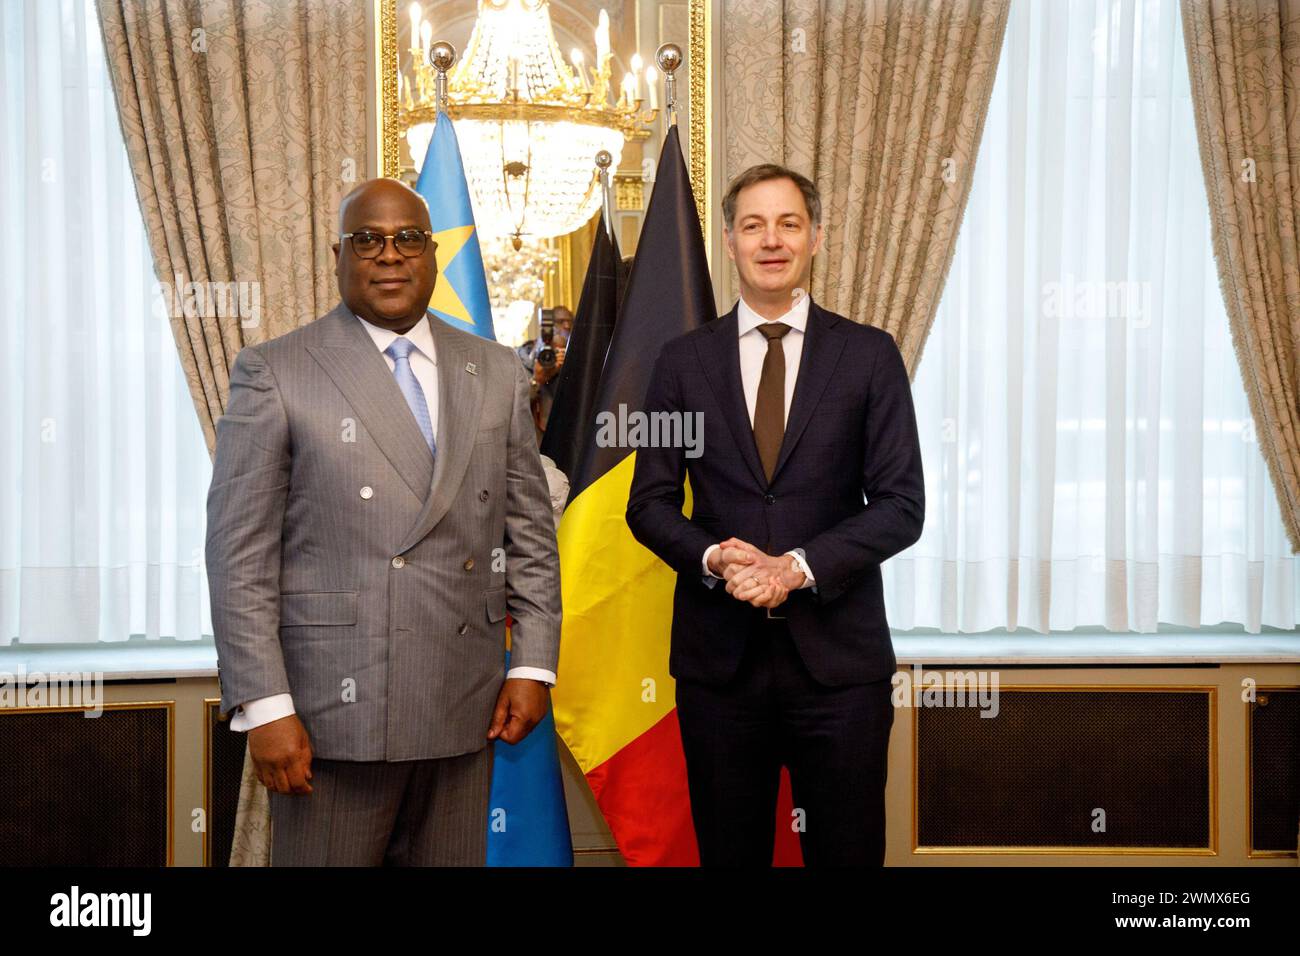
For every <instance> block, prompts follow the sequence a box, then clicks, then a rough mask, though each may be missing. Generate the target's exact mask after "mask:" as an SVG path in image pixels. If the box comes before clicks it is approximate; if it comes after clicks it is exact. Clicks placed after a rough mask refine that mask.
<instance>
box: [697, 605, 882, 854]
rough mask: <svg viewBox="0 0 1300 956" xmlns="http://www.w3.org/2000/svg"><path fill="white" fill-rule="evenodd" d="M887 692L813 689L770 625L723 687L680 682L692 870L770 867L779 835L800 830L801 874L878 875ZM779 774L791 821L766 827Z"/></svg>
mask: <svg viewBox="0 0 1300 956" xmlns="http://www.w3.org/2000/svg"><path fill="white" fill-rule="evenodd" d="M891 689H892V688H891V684H890V680H889V678H885V679H883V680H880V681H876V682H874V683H870V684H860V685H855V686H851V687H825V686H823V685H821V684H818V683H817V682H816V681H814V680H813V679H812V677H811V676H810V675H809V674H808V670H807V668H805V667H804V664H803V661H802V660H801V659H800V658H799V653H798V651H797V650H796V649H795V646H794V643H793V641H792V640H791V637H790V631H789V628H788V626H787V625H786V623H785V621H783V620H776V619H773V620H771V621H767V620H764V622H763V623H761V624H759V625H758V626H757V627H756V628H755V629H754V632H753V633H752V634H751V635H750V637H749V639H748V643H747V646H746V650H745V656H744V659H743V660H742V661H741V665H740V669H739V671H738V673H737V674H736V676H735V677H734V678H733V679H732V681H731V682H730V683H729V684H727V685H726V686H723V687H708V686H705V685H702V684H696V683H692V682H690V681H680V680H679V681H678V682H677V718H678V723H679V724H680V726H681V733H682V746H683V749H684V750H685V753H686V773H687V781H688V785H689V788H690V795H691V815H692V817H693V818H694V823H695V836H696V839H697V841H698V842H699V847H700V863H701V865H703V866H770V865H771V863H772V851H773V845H774V840H775V835H776V830H775V828H776V827H777V826H778V825H780V826H792V825H793V826H795V828H796V829H798V826H799V825H802V827H803V829H802V832H800V833H799V845H800V849H801V850H802V852H803V859H804V864H805V865H807V866H881V865H883V864H884V860H885V773H886V762H887V761H886V758H887V755H888V751H889V732H890V729H891V728H892V727H893V723H894V708H893V706H892V704H891V701H890V691H891ZM782 766H785V767H787V768H788V769H789V771H790V785H791V791H792V794H793V797H794V807H795V811H796V812H795V815H794V819H793V820H791V821H784V820H783V821H777V819H776V799H777V791H778V788H779V785H780V774H781V767H782ZM800 811H802V816H801V815H800Z"/></svg>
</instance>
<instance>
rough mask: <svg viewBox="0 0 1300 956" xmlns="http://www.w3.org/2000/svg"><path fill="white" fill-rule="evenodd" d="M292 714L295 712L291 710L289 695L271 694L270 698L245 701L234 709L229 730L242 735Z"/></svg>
mask: <svg viewBox="0 0 1300 956" xmlns="http://www.w3.org/2000/svg"><path fill="white" fill-rule="evenodd" d="M293 713H296V711H295V710H294V709H293V697H292V696H290V695H289V694H273V695H271V696H270V697H259V698H257V700H246V701H244V703H242V704H241V705H239V706H238V707H236V708H235V712H234V714H233V715H232V716H231V718H230V729H231V730H233V731H235V732H236V733H243V732H244V731H245V730H252V729H253V728H254V727H261V726H262V725H263V724H269V723H270V722H271V721H273V720H279V719H280V718H282V717H288V716H289V715H290V714H293Z"/></svg>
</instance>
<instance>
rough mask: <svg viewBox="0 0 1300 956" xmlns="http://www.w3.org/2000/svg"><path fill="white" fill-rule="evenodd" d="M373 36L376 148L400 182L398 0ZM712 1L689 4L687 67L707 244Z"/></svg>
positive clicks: (385, 0) (386, 171)
mask: <svg viewBox="0 0 1300 956" xmlns="http://www.w3.org/2000/svg"><path fill="white" fill-rule="evenodd" d="M374 4H375V9H374V23H375V24H376V26H377V28H378V29H376V31H375V48H374V49H375V69H376V70H377V71H378V75H377V76H376V77H375V91H376V94H377V98H378V101H379V102H378V103H377V104H376V106H377V108H376V110H375V116H376V118H377V126H376V140H377V146H378V172H379V175H381V176H388V177H390V178H393V179H396V178H397V177H398V176H399V175H400V168H399V163H400V156H401V150H400V148H399V142H398V136H399V131H398V128H397V0H374ZM709 5H710V0H688V7H687V11H688V16H689V19H690V36H689V37H687V38H686V40H687V42H686V50H685V54H686V63H687V64H688V66H689V65H691V64H697V63H698V64H703V68H702V69H694V68H691V69H690V70H689V72H688V79H689V80H690V91H689V97H690V129H689V130H686V131H685V133H686V136H685V139H686V141H687V143H688V144H689V145H688V149H687V152H688V153H689V155H688V156H687V160H686V161H687V168H688V169H689V171H690V176H691V190H692V191H693V192H694V194H695V206H696V209H697V210H698V211H699V214H700V226H701V229H702V231H703V233H704V237H705V240H706V241H707V239H708V236H709V209H710V207H711V206H712V198H713V197H712V196H711V195H710V174H711V172H712V170H711V166H712V164H711V162H710V161H709V155H708V152H709V151H708V133H709V121H710V118H711V115H712V108H713V104H712V97H711V96H710V94H709V90H710V81H711V78H712V74H713V65H712V64H711V63H710V62H709V40H710V33H711V30H712V17H711V15H710V10H709Z"/></svg>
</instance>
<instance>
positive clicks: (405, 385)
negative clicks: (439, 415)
mask: <svg viewBox="0 0 1300 956" xmlns="http://www.w3.org/2000/svg"><path fill="white" fill-rule="evenodd" d="M413 351H415V343H414V342H412V341H411V340H410V339H407V338H402V337H401V336H398V337H397V338H395V339H393V341H392V343H391V344H390V345H389V346H388V348H386V349H384V354H385V355H387V356H388V357H389V358H391V359H392V360H393V377H394V378H395V379H397V387H398V388H400V389H401V390H402V396H403V397H404V398H405V399H406V404H407V405H410V406H411V414H412V415H414V416H415V423H416V424H417V425H419V426H420V431H421V432H422V433H423V434H424V440H425V441H426V442H428V443H429V451H431V452H433V453H434V454H435V455H436V454H437V453H438V449H437V448H436V447H435V445H434V441H433V421H432V420H431V419H430V418H429V405H428V403H427V402H426V401H425V400H424V389H422V388H420V382H419V380H418V379H417V378H416V377H415V373H414V372H413V371H411V353H412V352H413Z"/></svg>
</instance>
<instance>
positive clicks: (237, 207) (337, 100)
mask: <svg viewBox="0 0 1300 956" xmlns="http://www.w3.org/2000/svg"><path fill="white" fill-rule="evenodd" d="M98 9H99V20H100V26H101V28H102V30H103V34H104V45H105V48H106V53H107V57H108V66H109V71H110V73H111V74H112V77H113V88H114V92H115V93H116V94H117V104H118V112H119V114H120V116H121V120H122V132H123V135H124V137H125V139H126V147H127V154H128V156H129V157H130V161H131V167H132V172H133V173H134V175H135V181H136V192H137V193H138V195H139V198H140V208H141V211H142V212H143V214H144V221H145V227H146V229H147V230H148V233H149V244H150V246H151V248H152V250H153V257H154V269H155V271H156V272H157V275H158V279H159V281H160V282H163V283H168V284H175V283H177V277H179V281H180V283H182V284H185V283H190V282H196V283H200V284H204V285H203V288H204V299H203V302H204V303H205V304H206V303H210V302H211V301H212V298H213V295H214V294H217V297H218V298H219V297H220V296H219V293H220V292H221V290H220V289H219V288H218V287H217V286H216V285H215V284H218V283H220V284H225V283H231V282H234V283H255V284H256V285H255V286H254V285H246V286H244V287H243V288H244V292H245V301H247V302H249V303H250V304H251V303H252V302H253V301H256V302H257V305H258V308H257V310H256V313H257V314H256V315H254V314H253V313H254V310H253V309H251V308H250V309H247V310H245V312H244V314H243V315H216V316H206V315H203V314H198V315H193V316H187V315H186V314H184V313H185V312H199V313H201V312H203V311H212V310H211V309H200V308H191V309H184V310H182V311H181V314H178V315H173V317H172V320H171V321H172V329H173V330H174V332H175V334H176V345H177V348H178V349H179V351H180V356H181V365H182V367H183V368H184V369H185V374H186V375H187V376H188V378H189V382H190V390H191V392H192V394H193V395H194V404H195V407H196V408H197V409H198V413H199V421H200V422H201V424H202V426H203V433H204V435H205V436H206V438H207V440H208V446H209V448H211V447H212V444H213V442H214V434H215V433H214V430H213V429H214V425H215V422H216V420H217V419H218V418H220V417H221V412H222V409H223V408H224V407H225V400H226V394H227V390H228V376H227V370H228V368H229V367H230V365H231V363H233V362H234V359H235V355H236V354H237V353H238V352H239V349H240V348H241V347H242V346H243V345H244V344H245V343H257V342H261V341H264V340H265V339H268V338H274V337H275V336H277V335H281V334H283V333H285V332H288V331H290V330H291V329H293V328H295V327H296V326H298V325H301V324H303V323H305V322H309V321H311V320H312V319H314V318H315V317H316V316H318V315H321V314H322V313H324V312H326V311H328V309H329V308H330V307H331V306H332V305H333V304H334V302H336V301H337V299H338V293H337V289H336V287H335V284H334V276H333V264H332V258H333V254H332V253H331V251H330V242H331V241H332V240H331V236H332V235H333V234H334V233H335V232H337V221H336V215H337V208H338V200H339V197H340V196H341V194H342V193H344V192H346V191H347V190H348V189H349V188H351V186H352V185H353V184H354V183H355V182H356V181H359V180H360V179H362V178H364V175H365V168H366V45H367V44H366V36H367V30H366V16H365V7H364V5H363V4H360V3H354V2H349V0H98ZM207 283H212V284H214V285H212V286H207V285H206V284H207ZM182 288H184V286H183V285H182ZM254 296H255V297H256V300H254ZM179 298H181V301H182V302H183V301H184V298H183V297H179ZM196 301H197V300H196ZM218 310H220V308H219V309H218ZM225 311H230V310H229V309H228V308H227V309H225Z"/></svg>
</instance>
